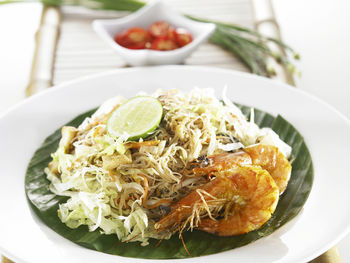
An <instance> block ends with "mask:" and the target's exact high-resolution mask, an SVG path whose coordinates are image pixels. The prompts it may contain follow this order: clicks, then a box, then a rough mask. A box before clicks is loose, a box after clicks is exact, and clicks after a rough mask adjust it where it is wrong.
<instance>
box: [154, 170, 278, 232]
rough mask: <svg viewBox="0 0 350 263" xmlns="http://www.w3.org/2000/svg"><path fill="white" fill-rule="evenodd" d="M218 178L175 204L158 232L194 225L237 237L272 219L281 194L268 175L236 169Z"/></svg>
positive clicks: (162, 221)
mask: <svg viewBox="0 0 350 263" xmlns="http://www.w3.org/2000/svg"><path fill="white" fill-rule="evenodd" d="M215 176H216V177H215V178H214V179H213V180H212V181H210V182H208V183H207V184H205V185H203V186H202V187H200V188H198V189H196V190H194V191H193V192H191V193H190V194H189V195H187V196H185V197H184V198H182V199H181V200H179V201H178V202H177V203H176V204H175V205H173V206H172V208H171V212H170V213H169V214H168V215H166V216H165V217H163V218H162V219H161V220H160V221H158V222H157V223H156V224H155V229H158V230H165V229H169V228H170V229H171V228H173V229H176V228H178V229H184V228H185V227H186V226H188V225H191V226H192V227H195V228H198V229H200V230H203V231H206V232H209V233H213V234H217V235H219V236H233V235H239V234H243V233H247V232H249V231H252V230H255V229H258V228H259V227H261V226H262V225H263V224H264V223H265V222H267V221H268V220H269V219H270V217H271V215H272V213H273V212H274V211H275V209H276V205H277V202H278V198H279V191H278V187H277V185H276V183H275V181H274V180H273V179H272V177H271V176H270V175H269V173H268V172H266V171H265V170H263V169H261V168H260V167H257V166H242V167H240V166H236V167H234V168H231V169H227V170H223V171H220V172H215ZM218 208H219V209H218ZM214 217H219V218H221V219H215V218H214Z"/></svg>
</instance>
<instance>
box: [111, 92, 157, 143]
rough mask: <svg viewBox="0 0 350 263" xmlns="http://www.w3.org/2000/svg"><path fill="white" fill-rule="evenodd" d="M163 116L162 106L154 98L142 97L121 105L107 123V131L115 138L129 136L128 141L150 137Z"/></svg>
mask: <svg viewBox="0 0 350 263" xmlns="http://www.w3.org/2000/svg"><path fill="white" fill-rule="evenodd" d="M162 114H163V107H162V104H161V103H160V102H159V100H157V99H156V98H153V97H148V96H140V97H135V98H132V99H130V100H128V101H126V102H125V103H123V104H122V105H120V106H119V107H118V108H117V109H116V110H114V112H112V114H111V116H110V117H109V119H108V122H107V131H108V133H109V134H110V135H111V136H113V137H116V138H117V137H120V136H122V135H125V134H127V135H128V136H129V137H128V140H137V139H139V138H145V137H147V136H148V135H150V134H151V133H152V132H153V131H154V130H155V129H156V128H157V126H158V125H159V123H160V121H161V119H162Z"/></svg>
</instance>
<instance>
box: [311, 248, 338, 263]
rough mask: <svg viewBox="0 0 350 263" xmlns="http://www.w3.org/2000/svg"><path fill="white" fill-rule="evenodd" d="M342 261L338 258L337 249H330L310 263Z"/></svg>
mask: <svg viewBox="0 0 350 263" xmlns="http://www.w3.org/2000/svg"><path fill="white" fill-rule="evenodd" d="M342 262H343V261H342V260H341V258H340V255H339V251H338V248H337V247H336V246H335V247H332V248H331V249H330V250H328V251H327V252H325V253H323V254H322V255H321V256H319V257H318V258H315V259H314V260H312V261H310V263H342Z"/></svg>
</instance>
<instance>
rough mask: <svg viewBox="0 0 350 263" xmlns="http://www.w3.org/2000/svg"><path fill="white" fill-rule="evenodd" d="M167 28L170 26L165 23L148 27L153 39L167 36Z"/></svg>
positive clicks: (158, 22) (155, 23) (159, 22)
mask: <svg viewBox="0 0 350 263" xmlns="http://www.w3.org/2000/svg"><path fill="white" fill-rule="evenodd" d="M169 27H170V25H169V24H168V23H167V22H164V21H157V22H154V23H153V24H152V25H150V27H149V32H150V34H151V36H152V37H154V38H157V37H165V36H167V35H168V29H169Z"/></svg>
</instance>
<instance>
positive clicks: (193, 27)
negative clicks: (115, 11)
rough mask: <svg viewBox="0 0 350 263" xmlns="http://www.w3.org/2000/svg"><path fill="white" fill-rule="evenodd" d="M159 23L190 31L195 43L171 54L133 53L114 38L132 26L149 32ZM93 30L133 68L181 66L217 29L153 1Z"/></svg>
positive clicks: (98, 25)
mask: <svg viewBox="0 0 350 263" xmlns="http://www.w3.org/2000/svg"><path fill="white" fill-rule="evenodd" d="M155 21H166V22H168V23H169V24H170V25H172V26H174V27H181V28H185V29H187V30H188V31H189V32H190V33H191V34H192V37H193V41H192V42H191V43H189V44H187V45H186V46H184V47H182V48H178V49H175V50H171V51H155V50H149V49H139V50H133V49H128V48H125V47H122V46H120V45H119V44H117V43H116V42H115V41H114V36H115V35H116V34H117V33H121V32H123V31H125V30H126V29H129V28H130V27H142V28H145V29H147V28H148V27H149V26H150V25H151V24H152V23H153V22H155ZM92 25H93V28H94V30H95V31H96V33H97V34H98V35H99V36H100V37H101V38H102V39H104V40H105V41H106V42H107V43H108V44H109V45H110V46H111V47H112V48H114V49H115V50H116V51H117V52H118V53H119V55H120V56H121V57H123V58H124V60H125V61H126V62H127V63H128V64H129V65H131V66H144V65H164V64H179V63H181V62H183V61H184V60H185V58H186V57H188V56H189V55H190V54H191V53H192V52H193V51H194V50H195V49H196V48H197V47H198V46H199V44H201V43H202V42H203V41H205V40H206V39H208V38H209V37H210V35H211V34H212V33H213V32H214V30H215V25H214V24H212V23H202V22H196V21H193V20H191V19H188V18H186V17H184V16H183V15H181V14H179V13H177V12H175V11H174V10H173V9H171V8H170V7H169V6H168V5H166V4H165V3H163V2H161V1H153V2H150V3H149V4H147V5H146V6H145V7H143V8H141V9H139V10H138V11H136V12H135V13H132V14H131V15H128V16H126V17H123V18H119V19H109V20H95V21H93V24H92Z"/></svg>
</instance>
